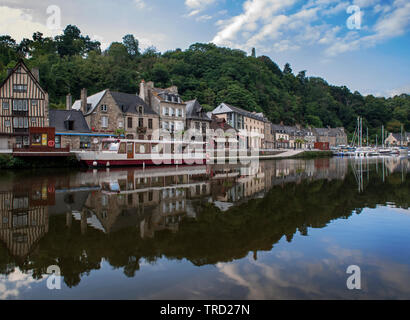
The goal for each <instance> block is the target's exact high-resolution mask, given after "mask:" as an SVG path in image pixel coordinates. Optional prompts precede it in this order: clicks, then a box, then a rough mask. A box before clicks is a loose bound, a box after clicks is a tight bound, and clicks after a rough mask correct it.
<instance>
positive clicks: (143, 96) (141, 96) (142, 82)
mask: <svg viewBox="0 0 410 320" xmlns="http://www.w3.org/2000/svg"><path fill="white" fill-rule="evenodd" d="M140 98H141V99H142V100H144V101H145V81H144V79H142V80H141V83H140Z"/></svg>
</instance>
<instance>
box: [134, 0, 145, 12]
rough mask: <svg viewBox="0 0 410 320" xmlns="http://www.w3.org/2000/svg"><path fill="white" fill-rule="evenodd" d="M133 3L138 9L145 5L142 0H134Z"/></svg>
mask: <svg viewBox="0 0 410 320" xmlns="http://www.w3.org/2000/svg"><path fill="white" fill-rule="evenodd" d="M134 4H135V6H136V7H137V8H138V9H141V10H142V9H144V8H145V7H146V4H145V2H144V0H134Z"/></svg>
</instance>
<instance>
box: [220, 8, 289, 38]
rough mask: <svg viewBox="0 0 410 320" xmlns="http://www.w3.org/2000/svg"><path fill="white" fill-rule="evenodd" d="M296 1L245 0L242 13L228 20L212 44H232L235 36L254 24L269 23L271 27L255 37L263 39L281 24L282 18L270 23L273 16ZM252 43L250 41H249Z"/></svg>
mask: <svg viewBox="0 0 410 320" xmlns="http://www.w3.org/2000/svg"><path fill="white" fill-rule="evenodd" d="M295 2H296V0H283V1H274V2H272V1H270V0H247V1H246V2H245V3H244V5H243V9H244V12H243V13H242V14H240V15H238V16H235V17H233V18H232V19H230V20H228V21H227V23H226V25H224V26H223V28H222V29H221V30H220V31H219V32H218V33H217V34H216V36H215V37H214V39H213V40H212V42H214V43H215V44H218V45H224V44H229V43H232V42H234V41H235V40H236V39H235V38H236V36H237V34H238V33H239V32H240V31H241V30H242V28H244V29H246V28H249V26H250V25H251V26H252V25H254V24H255V23H259V22H263V23H264V24H265V25H266V24H267V23H268V22H270V24H271V26H266V28H265V30H264V31H262V32H263V34H262V35H259V36H257V37H256V40H257V39H258V38H264V37H265V36H266V33H267V32H268V30H270V29H272V30H273V29H274V28H275V24H276V25H278V24H281V22H283V18H277V19H276V21H274V22H272V18H273V15H274V14H276V13H278V12H279V11H281V10H283V9H284V8H287V7H290V6H292V5H293V4H294V3H295ZM251 42H252V41H251Z"/></svg>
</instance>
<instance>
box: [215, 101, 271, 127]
mask: <svg viewBox="0 0 410 320" xmlns="http://www.w3.org/2000/svg"><path fill="white" fill-rule="evenodd" d="M223 105H224V106H226V107H228V108H229V109H231V110H232V111H233V112H236V113H239V114H240V115H242V116H244V117H248V118H251V119H255V120H258V121H263V122H267V119H266V118H264V117H261V116H260V115H261V114H260V113H259V114H257V113H252V112H249V111H246V110H243V109H241V108H238V107H234V106H232V105H230V104H227V103H221V104H220V105H219V106H218V107H217V109H218V108H220V107H221V106H223ZM215 110H216V109H215ZM215 110H214V111H212V113H213V114H222V113H226V112H225V111H221V112H218V111H217V110H216V111H215Z"/></svg>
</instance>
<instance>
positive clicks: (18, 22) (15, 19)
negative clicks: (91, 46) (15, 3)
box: [0, 6, 61, 42]
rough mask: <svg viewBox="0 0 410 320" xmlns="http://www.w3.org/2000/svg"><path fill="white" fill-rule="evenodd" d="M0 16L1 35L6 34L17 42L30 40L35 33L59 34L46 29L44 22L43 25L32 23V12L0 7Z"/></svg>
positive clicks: (56, 31)
mask: <svg viewBox="0 0 410 320" xmlns="http://www.w3.org/2000/svg"><path fill="white" fill-rule="evenodd" d="M0 16H1V19H0V30H1V34H8V35H10V36H11V37H12V38H14V39H15V40H16V41H18V42H19V41H21V40H22V39H23V38H30V39H31V37H32V35H33V33H34V32H36V31H40V32H42V33H43V34H44V36H55V35H57V34H59V33H61V30H51V29H49V28H47V26H46V21H44V24H43V23H41V22H37V21H34V19H33V15H32V10H28V9H26V10H22V9H17V8H10V7H5V6H0Z"/></svg>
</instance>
